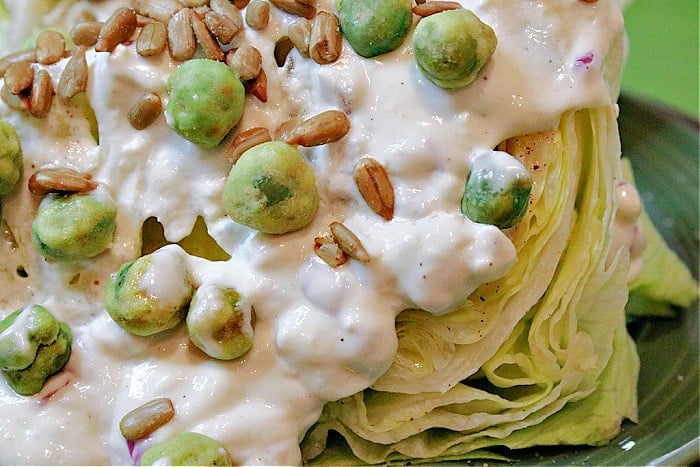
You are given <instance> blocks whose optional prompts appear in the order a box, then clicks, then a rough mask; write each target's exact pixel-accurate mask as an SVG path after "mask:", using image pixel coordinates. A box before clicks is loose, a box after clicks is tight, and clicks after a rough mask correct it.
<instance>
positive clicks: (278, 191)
mask: <svg viewBox="0 0 700 467" xmlns="http://www.w3.org/2000/svg"><path fill="white" fill-rule="evenodd" d="M222 201H223V205H224V209H225V210H226V212H227V213H228V215H229V216H230V217H231V219H233V220H234V221H236V222H238V223H240V224H243V225H247V226H248V227H252V228H254V229H256V230H259V231H261V232H264V233H268V234H283V233H286V232H292V231H294V230H299V229H301V228H303V227H305V226H306V225H308V224H309V223H310V222H311V221H312V220H313V218H314V216H315V215H316V211H317V210H318V203H319V198H318V192H317V190H316V177H315V175H314V171H313V169H312V168H311V166H310V165H309V164H308V163H307V162H306V160H305V159H304V156H302V154H301V153H300V152H299V150H298V149H297V148H296V147H294V146H292V145H289V144H286V143H283V142H279V141H270V142H267V143H263V144H259V145H257V146H254V147H252V148H250V149H248V150H247V151H246V152H244V153H243V155H242V156H241V157H240V158H239V159H238V161H237V162H236V164H235V165H234V166H233V167H232V168H231V171H230V172H229V175H228V179H227V180H226V186H225V187H224V193H223V198H222Z"/></svg>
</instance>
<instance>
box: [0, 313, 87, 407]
mask: <svg viewBox="0 0 700 467" xmlns="http://www.w3.org/2000/svg"><path fill="white" fill-rule="evenodd" d="M72 342H73V335H72V333H71V330H70V328H69V327H68V325H67V324H66V323H59V325H58V334H57V336H56V339H55V340H54V341H53V342H52V343H50V344H48V345H40V346H39V348H38V349H37V352H36V358H35V359H34V361H33V362H32V363H31V364H30V365H29V366H28V367H26V368H23V369H21V370H3V374H4V375H5V379H6V380H7V384H8V385H9V386H10V387H11V388H12V390H13V391H15V392H16V393H17V394H20V395H22V396H31V395H33V394H36V393H38V392H39V391H41V389H42V388H43V387H44V384H46V381H48V379H49V378H50V377H51V376H53V375H55V374H56V373H58V372H59V371H61V370H62V369H63V367H65V366H66V363H68V360H69V359H70V355H71V344H72Z"/></svg>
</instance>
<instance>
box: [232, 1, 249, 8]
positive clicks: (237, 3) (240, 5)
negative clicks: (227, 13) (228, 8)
mask: <svg viewBox="0 0 700 467" xmlns="http://www.w3.org/2000/svg"><path fill="white" fill-rule="evenodd" d="M232 3H233V5H234V6H235V7H236V8H238V9H239V10H242V9H243V8H245V7H247V6H248V3H250V0H233V2H232Z"/></svg>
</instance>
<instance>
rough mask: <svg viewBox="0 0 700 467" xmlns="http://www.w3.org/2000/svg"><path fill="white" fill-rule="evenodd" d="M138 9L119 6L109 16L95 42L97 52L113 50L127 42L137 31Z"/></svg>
mask: <svg viewBox="0 0 700 467" xmlns="http://www.w3.org/2000/svg"><path fill="white" fill-rule="evenodd" d="M136 25H137V20H136V11H134V10H133V9H132V8H127V7H122V8H118V9H116V10H115V11H114V13H112V14H111V15H110V17H109V18H107V21H105V24H104V25H103V26H102V29H101V30H100V35H99V37H98V38H97V43H96V44H95V50H96V51H97V52H111V51H113V50H114V49H115V47H117V46H118V45H119V44H121V43H123V42H126V41H127V40H129V38H130V37H131V36H132V34H134V31H136Z"/></svg>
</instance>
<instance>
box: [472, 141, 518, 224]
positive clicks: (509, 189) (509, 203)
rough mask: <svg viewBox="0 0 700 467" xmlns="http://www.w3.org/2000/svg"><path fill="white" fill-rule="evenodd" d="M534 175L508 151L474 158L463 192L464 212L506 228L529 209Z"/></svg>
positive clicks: (487, 222)
mask: <svg viewBox="0 0 700 467" xmlns="http://www.w3.org/2000/svg"><path fill="white" fill-rule="evenodd" d="M531 190H532V177H531V176H530V173H529V172H528V171H527V169H526V168H525V167H524V166H523V165H522V164H521V163H520V162H518V161H517V160H516V159H515V158H513V157H511V156H510V155H509V154H508V153H505V152H501V151H493V152H486V153H482V154H479V155H478V156H476V157H475V158H474V159H473V160H472V164H471V172H470V174H469V177H468V179H467V183H466V184H465V187H464V195H463V196H462V213H463V214H464V215H465V216H467V217H468V218H469V219H471V220H473V221H474V222H479V223H482V224H492V225H495V226H497V227H499V228H501V229H507V228H509V227H512V226H514V225H515V224H516V223H518V222H519V221H520V220H521V219H522V218H523V216H524V215H525V213H526V212H527V206H528V199H529V197H530V191H531Z"/></svg>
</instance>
